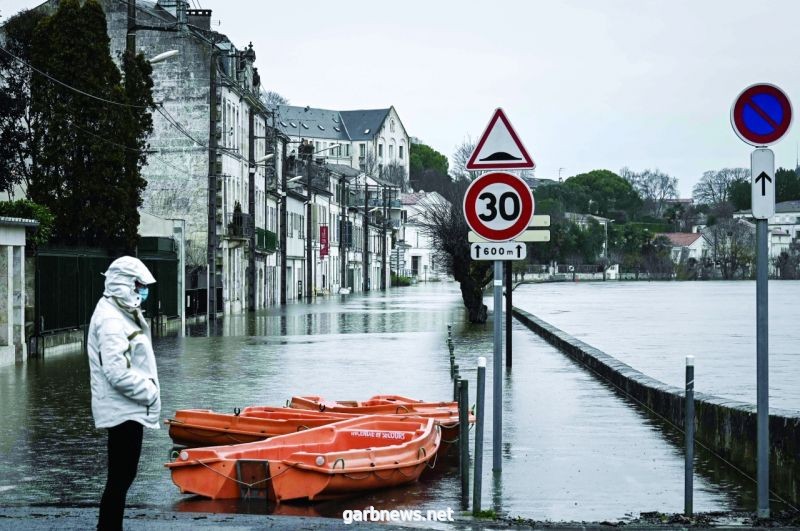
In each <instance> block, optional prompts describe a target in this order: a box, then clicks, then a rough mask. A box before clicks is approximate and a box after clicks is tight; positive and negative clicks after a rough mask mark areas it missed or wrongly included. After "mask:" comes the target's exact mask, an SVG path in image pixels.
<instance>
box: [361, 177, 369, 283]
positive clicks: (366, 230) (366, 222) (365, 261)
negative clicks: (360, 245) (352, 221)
mask: <svg viewBox="0 0 800 531" xmlns="http://www.w3.org/2000/svg"><path fill="white" fill-rule="evenodd" d="M367 190H368V188H367V176H366V175H364V251H363V252H362V253H361V255H362V256H363V257H364V259H363V260H362V262H363V264H364V286H363V289H364V291H365V292H366V291H369V212H368V208H369V194H368V193H367Z"/></svg>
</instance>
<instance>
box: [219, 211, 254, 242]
mask: <svg viewBox="0 0 800 531" xmlns="http://www.w3.org/2000/svg"><path fill="white" fill-rule="evenodd" d="M252 235H253V216H251V215H250V214H246V213H244V212H234V213H232V214H226V215H225V234H224V237H225V238H227V239H229V240H248V239H249V238H250V236H252Z"/></svg>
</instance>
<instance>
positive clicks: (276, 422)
mask: <svg viewBox="0 0 800 531" xmlns="http://www.w3.org/2000/svg"><path fill="white" fill-rule="evenodd" d="M352 417H353V415H347V414H344V413H332V412H331V413H327V412H326V413H321V412H319V411H303V410H301V409H291V408H282V407H262V408H259V410H258V411H252V412H250V413H249V414H227V413H217V412H214V411H211V410H209V409H181V410H178V411H176V412H175V417H174V418H171V419H168V420H165V421H164V422H165V423H166V424H167V425H168V426H169V436H170V437H171V438H172V441H173V442H174V443H175V444H181V445H184V446H217V445H221V444H241V443H247V442H253V441H260V440H263V439H266V438H268V437H274V436H276V435H286V434H288V433H294V432H297V431H302V430H307V429H309V428H316V427H318V426H324V425H326V424H330V423H332V422H338V421H340V420H345V419H349V418H352Z"/></svg>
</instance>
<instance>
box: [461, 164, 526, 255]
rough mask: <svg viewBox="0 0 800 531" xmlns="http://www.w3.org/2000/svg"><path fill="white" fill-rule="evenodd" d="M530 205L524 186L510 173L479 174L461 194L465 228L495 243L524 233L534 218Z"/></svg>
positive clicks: (523, 182) (523, 183)
mask: <svg viewBox="0 0 800 531" xmlns="http://www.w3.org/2000/svg"><path fill="white" fill-rule="evenodd" d="M533 206H534V205H533V194H532V193H531V190H530V188H528V185H527V183H525V181H523V180H522V179H521V178H519V177H517V176H516V175H512V174H510V173H504V172H493V173H487V174H485V175H481V176H480V177H478V178H477V179H475V180H474V181H472V184H470V185H469V188H467V192H466V194H464V217H465V219H466V220H467V225H469V228H471V229H472V230H473V231H475V233H476V234H478V235H479V236H481V237H482V238H485V239H487V240H489V241H494V242H504V241H509V240H513V239H514V238H515V237H517V236H519V235H520V234H522V233H523V232H525V230H526V229H527V228H528V224H529V223H530V221H531V218H532V217H533Z"/></svg>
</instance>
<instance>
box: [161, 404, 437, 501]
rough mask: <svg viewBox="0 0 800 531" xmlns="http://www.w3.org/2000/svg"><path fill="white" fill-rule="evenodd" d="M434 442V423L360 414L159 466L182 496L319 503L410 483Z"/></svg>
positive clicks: (190, 453)
mask: <svg viewBox="0 0 800 531" xmlns="http://www.w3.org/2000/svg"><path fill="white" fill-rule="evenodd" d="M440 441H441V433H440V430H439V429H438V428H437V426H436V424H435V422H434V420H433V419H423V418H419V417H417V418H413V419H397V418H394V417H391V416H360V417H356V418H352V419H349V420H344V421H340V422H337V423H334V424H329V425H327V426H322V427H319V428H312V429H309V430H306V431H302V432H298V433H293V434H290V435H282V436H276V437H273V438H271V439H268V440H265V441H258V442H253V443H247V444H240V445H232V446H218V447H209V448H196V449H187V450H183V451H182V452H181V453H180V456H179V457H178V459H177V460H175V461H173V462H171V463H167V464H166V465H165V466H167V467H168V468H169V469H170V471H171V472H172V481H173V482H174V483H175V484H176V485H177V486H178V487H179V488H180V489H181V492H184V493H192V494H199V495H202V496H206V497H209V498H213V499H221V498H238V497H240V496H248V495H255V496H261V495H266V496H268V497H269V498H272V499H274V500H276V501H278V502H281V501H288V500H297V499H308V500H320V499H327V498H336V497H341V496H347V495H352V494H355V493H358V492H363V491H368V490H374V489H379V488H386V487H393V486H397V485H402V484H405V483H410V482H413V481H416V480H417V479H418V478H419V476H420V474H421V473H422V471H423V470H424V469H425V467H426V466H427V465H428V464H429V463H430V462H433V460H434V459H435V456H436V452H437V451H438V450H439V446H440ZM237 463H238V466H237Z"/></svg>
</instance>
